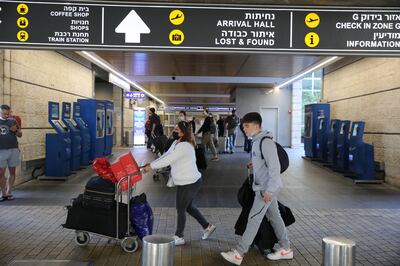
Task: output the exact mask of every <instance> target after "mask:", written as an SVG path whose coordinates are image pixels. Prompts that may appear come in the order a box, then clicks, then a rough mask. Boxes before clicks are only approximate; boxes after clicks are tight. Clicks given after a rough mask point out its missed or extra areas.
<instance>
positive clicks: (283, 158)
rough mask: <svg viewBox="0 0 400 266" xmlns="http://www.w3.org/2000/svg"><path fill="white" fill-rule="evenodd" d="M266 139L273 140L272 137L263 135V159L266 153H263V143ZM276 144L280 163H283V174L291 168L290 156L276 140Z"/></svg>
mask: <svg viewBox="0 0 400 266" xmlns="http://www.w3.org/2000/svg"><path fill="white" fill-rule="evenodd" d="M264 139H270V140H272V138H271V137H263V138H262V139H261V141H260V152H261V159H263V160H264V155H263V153H262V143H263V141H264ZM274 142H275V141H274ZM275 144H276V150H277V152H278V157H279V163H280V165H281V174H282V173H283V172H285V171H286V169H288V168H289V156H288V154H287V153H286V151H285V149H284V148H283V147H282V146H281V145H280V144H279V143H277V142H275Z"/></svg>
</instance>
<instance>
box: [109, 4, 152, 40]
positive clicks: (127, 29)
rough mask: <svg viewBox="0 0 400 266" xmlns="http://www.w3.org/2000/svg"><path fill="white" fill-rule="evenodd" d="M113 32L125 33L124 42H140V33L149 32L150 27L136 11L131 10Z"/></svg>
mask: <svg viewBox="0 0 400 266" xmlns="http://www.w3.org/2000/svg"><path fill="white" fill-rule="evenodd" d="M115 32H116V33H125V42H127V43H140V34H149V33H150V29H149V27H147V25H146V23H144V21H143V20H142V19H141V18H140V17H139V15H138V14H137V13H136V11H135V10H131V12H129V14H128V15H127V16H126V17H125V18H124V19H123V20H122V21H121V23H120V24H119V25H118V27H116V28H115Z"/></svg>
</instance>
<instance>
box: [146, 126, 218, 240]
mask: <svg viewBox="0 0 400 266" xmlns="http://www.w3.org/2000/svg"><path fill="white" fill-rule="evenodd" d="M175 130H176V132H177V133H178V136H179V139H178V140H176V141H175V142H174V143H173V144H172V145H171V147H170V148H169V150H168V151H167V152H166V153H165V154H164V155H163V156H162V157H160V158H159V159H157V160H155V161H154V162H152V163H151V164H149V165H147V166H146V167H145V172H149V171H151V170H152V169H160V168H164V167H166V166H169V165H170V166H171V178H172V180H173V182H174V184H175V186H176V188H177V189H176V210H177V214H178V218H177V221H178V223H177V229H176V232H175V236H174V237H175V245H183V244H185V240H184V238H183V231H184V230H185V223H186V212H188V213H189V214H190V215H191V216H192V217H193V218H195V219H196V220H197V221H198V222H199V224H200V225H201V226H202V227H203V229H204V232H203V236H202V239H207V238H208V237H209V236H210V235H211V234H212V233H213V232H214V231H215V226H214V225H212V224H210V223H209V222H207V221H206V219H205V218H204V216H203V215H202V214H201V213H200V211H199V210H198V209H197V208H196V207H195V206H194V204H193V200H194V198H195V196H196V195H197V193H198V192H199V190H200V187H201V183H202V180H201V173H200V172H199V170H198V169H197V165H196V153H195V149H194V146H195V142H194V139H193V133H192V130H191V127H190V125H189V123H188V122H185V121H180V122H179V123H178V125H177V127H176V129H175Z"/></svg>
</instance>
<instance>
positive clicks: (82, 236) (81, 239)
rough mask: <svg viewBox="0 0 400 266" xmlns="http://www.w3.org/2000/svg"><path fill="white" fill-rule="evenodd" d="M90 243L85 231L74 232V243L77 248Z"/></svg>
mask: <svg viewBox="0 0 400 266" xmlns="http://www.w3.org/2000/svg"><path fill="white" fill-rule="evenodd" d="M89 242H90V235H89V233H88V232H85V231H76V236H75V243H76V244H77V245H78V246H81V247H83V246H86V245H87V244H89Z"/></svg>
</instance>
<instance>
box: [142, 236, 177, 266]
mask: <svg viewBox="0 0 400 266" xmlns="http://www.w3.org/2000/svg"><path fill="white" fill-rule="evenodd" d="M174 255H175V241H174V237H173V236H169V235H150V236H145V237H144V238H143V249H142V266H173V265H174Z"/></svg>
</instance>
